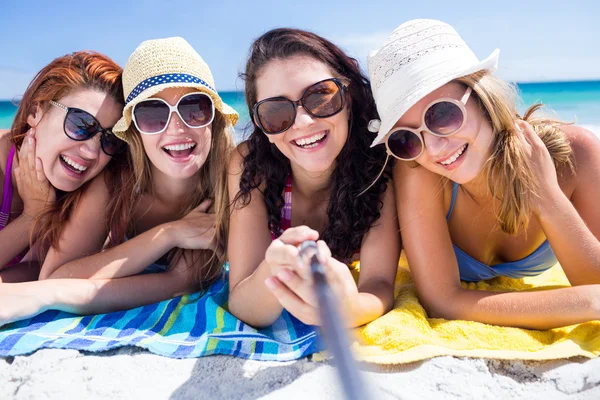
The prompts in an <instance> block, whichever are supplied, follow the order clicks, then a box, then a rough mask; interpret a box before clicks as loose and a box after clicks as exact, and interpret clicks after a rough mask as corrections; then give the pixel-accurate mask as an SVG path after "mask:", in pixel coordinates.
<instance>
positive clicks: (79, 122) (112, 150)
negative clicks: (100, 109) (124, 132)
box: [50, 100, 127, 157]
mask: <svg viewBox="0 0 600 400" xmlns="http://www.w3.org/2000/svg"><path fill="white" fill-rule="evenodd" d="M50 104H51V105H53V106H55V107H58V108H61V109H63V110H65V111H66V112H67V113H66V114H65V121H64V123H63V129H64V131H65V134H66V135H67V136H68V137H69V138H70V139H73V140H75V141H77V142H83V141H85V140H88V139H91V138H93V137H94V136H96V134H97V133H98V132H100V147H102V151H103V152H104V154H106V155H107V156H110V157H112V156H114V155H116V154H118V153H120V152H121V151H123V150H124V149H125V146H126V145H127V144H126V143H125V142H124V141H122V140H121V139H119V138H118V137H116V136H115V134H114V133H112V131H111V130H110V129H105V128H103V127H102V126H100V122H98V120H97V119H96V117H94V116H93V115H92V114H90V113H89V112H87V111H84V110H82V109H80V108H75V107H67V106H63V105H62V104H60V103H57V102H56V101H53V100H50Z"/></svg>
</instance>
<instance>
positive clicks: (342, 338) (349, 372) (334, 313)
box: [300, 240, 369, 400]
mask: <svg viewBox="0 0 600 400" xmlns="http://www.w3.org/2000/svg"><path fill="white" fill-rule="evenodd" d="M300 254H301V256H303V255H304V256H305V257H306V256H308V262H309V264H310V270H311V274H312V278H313V283H314V286H315V291H316V295H317V301H318V303H319V316H320V319H321V330H322V332H323V335H322V336H323V337H324V339H325V345H326V347H327V349H328V350H329V351H330V352H331V354H332V355H333V357H334V360H335V364H336V366H337V371H338V376H339V378H340V381H341V383H342V387H343V390H344V395H345V397H346V399H348V400H354V399H357V400H358V399H360V400H363V399H368V398H369V397H368V396H367V393H366V391H365V386H364V384H363V380H362V379H361V376H360V373H359V370H358V367H357V366H356V362H355V361H354V358H353V357H352V352H351V350H350V343H349V340H348V337H347V335H346V328H345V324H344V323H343V322H342V319H341V317H340V314H339V313H338V310H337V307H336V302H335V298H334V296H333V292H332V291H331V288H330V287H329V285H328V284H327V279H326V276H325V268H324V266H323V264H322V263H321V260H320V259H319V250H318V248H317V244H316V243H315V242H314V241H312V240H307V241H305V242H303V243H302V246H301V248H300Z"/></svg>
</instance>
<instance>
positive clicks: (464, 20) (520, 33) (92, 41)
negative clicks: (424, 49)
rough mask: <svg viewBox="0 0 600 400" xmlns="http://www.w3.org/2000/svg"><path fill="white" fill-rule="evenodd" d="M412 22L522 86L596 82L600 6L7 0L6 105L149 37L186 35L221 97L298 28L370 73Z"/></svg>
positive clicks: (0, 56)
mask: <svg viewBox="0 0 600 400" xmlns="http://www.w3.org/2000/svg"><path fill="white" fill-rule="evenodd" d="M413 18H434V19H440V20H443V21H445V22H448V23H450V24H451V25H453V26H454V27H455V28H456V29H457V30H458V32H459V33H460V34H461V36H462V37H463V39H465V41H466V42H467V43H468V44H469V45H470V46H471V48H472V49H473V51H474V52H475V53H476V54H477V55H478V56H479V57H480V58H485V57H487V55H489V53H490V52H491V51H492V50H494V49H495V48H500V50H501V53H500V67H499V71H498V73H499V75H500V76H502V77H503V78H505V79H509V80H516V81H521V82H522V81H552V80H583V79H600V43H599V38H600V24H599V22H600V21H598V19H599V18H600V2H596V1H593V0H587V1H577V0H572V1H570V2H569V4H567V2H566V1H564V0H563V1H554V0H548V1H537V0H535V1H527V0H520V1H515V0H502V1H458V0H453V1H427V0H414V1H400V0H364V1H360V2H356V1H341V0H320V1H315V0H304V1H294V0H288V1H285V0H277V1H263V0H255V1H232V0H219V1H202V0H195V1H187V0H186V1H173V2H171V1H166V0H161V1H159V0H149V1H144V2H133V1H127V0H120V1H115V0H103V1H95V2H93V3H92V2H89V3H88V2H85V1H74V0H70V1H63V0H55V1H47V0H44V1H31V0H6V1H3V2H2V5H0V36H1V37H2V40H0V99H7V98H11V97H12V96H14V95H16V94H19V93H22V92H23V91H24V89H25V87H26V85H27V83H28V82H29V80H30V79H31V78H32V77H33V75H34V74H35V72H37V71H38V70H39V69H40V68H41V67H43V66H44V65H45V64H47V63H48V62H50V61H51V60H52V59H53V58H55V57H57V56H59V55H62V54H65V53H68V52H72V51H76V50H84V49H92V50H97V51H100V52H103V53H105V54H107V55H109V56H110V57H112V58H113V59H114V60H115V61H117V62H118V63H119V64H121V65H123V66H124V65H125V63H126V61H127V58H128V56H129V54H131V52H133V50H134V49H135V48H136V47H137V45H138V44H139V43H141V42H142V41H144V40H147V39H154V38H160V37H169V36H182V37H184V38H185V39H186V40H187V41H188V42H190V43H191V44H192V46H194V48H195V49H196V50H197V51H198V52H199V53H200V55H202V57H203V58H204V59H205V60H206V61H207V62H208V64H209V65H210V67H211V69H212V71H213V74H214V75H215V81H216V84H217V89H219V90H241V89H242V88H243V83H242V81H241V80H239V79H238V78H237V75H238V72H239V71H240V70H241V69H242V68H243V65H244V59H245V57H246V54H247V51H248V47H249V45H250V43H251V42H252V40H253V39H254V38H256V37H257V36H259V35H260V34H261V33H263V32H265V31H266V30H268V29H271V28H274V27H281V26H292V27H298V28H303V29H307V30H311V31H314V32H316V33H318V34H320V35H322V36H324V37H326V38H328V39H330V40H332V41H334V42H335V43H337V44H339V45H341V46H342V47H343V48H344V49H345V50H346V51H347V52H348V53H350V54H351V55H353V56H354V57H357V58H358V59H359V60H360V61H361V62H362V63H363V65H364V63H365V60H366V55H367V54H368V52H369V51H370V50H372V49H374V48H376V47H378V46H379V45H381V44H382V43H383V41H384V40H385V38H386V37H387V35H388V34H389V33H391V31H392V30H393V29H394V28H395V27H396V26H398V25H399V24H401V23H402V22H404V21H406V20H409V19H413Z"/></svg>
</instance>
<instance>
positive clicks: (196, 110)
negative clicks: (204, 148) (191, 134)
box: [131, 92, 215, 135]
mask: <svg viewBox="0 0 600 400" xmlns="http://www.w3.org/2000/svg"><path fill="white" fill-rule="evenodd" d="M174 112H175V113H177V115H178V116H179V119H181V121H183V123H184V124H185V125H187V126H188V127H189V128H203V127H205V126H208V125H210V124H211V123H212V121H213V119H214V118H215V104H214V102H213V100H212V98H211V97H210V96H209V95H207V94H206V93H203V92H194V93H188V94H186V95H184V96H181V98H180V99H179V101H178V102H177V104H175V105H174V106H172V105H170V104H169V103H167V102H166V101H165V100H163V99H159V98H150V99H146V100H142V101H140V102H139V103H137V104H135V105H134V106H133V110H132V111H131V116H132V119H133V123H134V124H135V127H136V128H137V129H138V131H140V133H143V134H145V135H157V134H159V133H162V132H164V131H165V129H167V126H169V122H170V121H171V115H172V114H173V113H174Z"/></svg>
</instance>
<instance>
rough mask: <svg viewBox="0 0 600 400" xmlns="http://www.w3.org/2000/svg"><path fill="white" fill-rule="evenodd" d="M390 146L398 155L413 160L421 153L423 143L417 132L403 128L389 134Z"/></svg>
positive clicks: (403, 158)
mask: <svg viewBox="0 0 600 400" xmlns="http://www.w3.org/2000/svg"><path fill="white" fill-rule="evenodd" d="M388 147H389V149H390V151H391V152H392V153H393V154H394V155H395V156H396V157H398V158H400V159H402V160H411V159H413V158H416V157H417V156H418V155H419V154H420V153H421V150H422V149H423V143H422V142H421V140H420V138H419V137H418V136H417V134H416V133H414V132H411V131H407V130H403V129H402V130H399V131H396V132H393V133H392V134H391V135H390V136H389V138H388Z"/></svg>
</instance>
